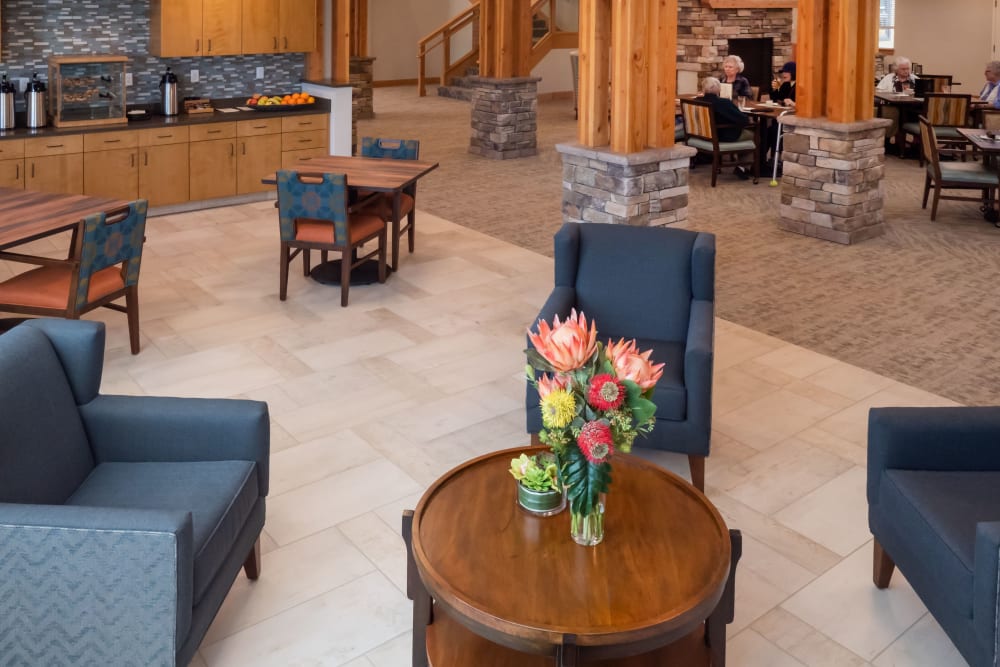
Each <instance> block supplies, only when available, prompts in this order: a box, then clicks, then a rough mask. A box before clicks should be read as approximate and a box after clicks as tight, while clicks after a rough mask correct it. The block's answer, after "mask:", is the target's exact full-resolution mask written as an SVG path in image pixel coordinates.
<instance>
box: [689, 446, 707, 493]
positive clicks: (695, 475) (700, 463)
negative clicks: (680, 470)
mask: <svg viewBox="0 0 1000 667" xmlns="http://www.w3.org/2000/svg"><path fill="white" fill-rule="evenodd" d="M688 466H689V467H690V468H691V484H692V485H693V486H694V488H696V489H698V490H699V491H701V492H702V493H704V492H705V457H704V456H699V455H698V454H688Z"/></svg>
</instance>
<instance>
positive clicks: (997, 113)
mask: <svg viewBox="0 0 1000 667" xmlns="http://www.w3.org/2000/svg"><path fill="white" fill-rule="evenodd" d="M982 114H983V129H984V130H991V131H993V132H998V131H1000V109H983V111H982Z"/></svg>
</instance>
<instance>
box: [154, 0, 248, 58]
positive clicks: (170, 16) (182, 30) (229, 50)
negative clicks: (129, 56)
mask: <svg viewBox="0 0 1000 667" xmlns="http://www.w3.org/2000/svg"><path fill="white" fill-rule="evenodd" d="M242 8H243V3H242V0H152V2H151V3H150V9H149V12H150V20H149V50H150V53H152V54H153V55H156V56H160V57H179V56H224V55H237V54H240V53H242V35H241V33H240V29H239V26H240V16H241V14H242Z"/></svg>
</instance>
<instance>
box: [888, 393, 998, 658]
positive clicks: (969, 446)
mask: <svg viewBox="0 0 1000 667" xmlns="http://www.w3.org/2000/svg"><path fill="white" fill-rule="evenodd" d="M868 525H869V527H870V528H871V531H872V534H873V535H874V536H875V548H874V551H875V553H874V567H873V579H874V581H875V585H876V586H877V587H879V588H886V587H887V586H888V585H889V580H890V579H891V577H892V573H893V569H894V568H895V567H899V569H900V570H901V571H902V572H903V574H904V575H905V576H906V580H907V581H909V582H910V585H912V586H913V589H914V590H915V591H916V592H917V594H918V595H919V596H920V599H921V600H923V602H924V604H925V605H927V608H928V609H929V610H930V612H931V614H932V615H933V616H934V618H935V619H937V621H938V623H940V624H941V627H942V628H944V631H945V632H946V633H947V634H948V636H949V637H950V638H951V640H952V642H954V644H955V646H956V647H957V648H958V650H959V652H961V654H962V656H963V657H964V658H965V659H966V660H967V661H968V662H969V664H970V665H972V666H973V667H987V666H989V667H994V666H995V665H996V664H997V662H996V661H997V655H998V652H1000V651H998V642H1000V634H998V630H997V619H998V596H997V593H998V590H1000V576H998V568H997V565H998V555H1000V407H970V408H876V409H872V410H871V412H870V413H869V416H868Z"/></svg>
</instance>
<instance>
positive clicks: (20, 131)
mask: <svg viewBox="0 0 1000 667" xmlns="http://www.w3.org/2000/svg"><path fill="white" fill-rule="evenodd" d="M246 101H247V100H246V98H239V99H220V100H212V106H213V107H214V108H215V109H216V111H215V112H214V113H195V114H186V113H180V114H178V115H176V116H161V115H159V114H158V113H156V109H158V108H159V104H130V105H129V106H128V110H129V111H132V110H133V109H146V110H148V111H149V110H151V111H152V117H151V118H149V119H148V120H137V121H131V122H129V121H126V122H123V123H115V124H114V125H84V126H80V127H53V126H51V125H50V126H48V127H42V128H38V129H33V130H32V129H28V128H27V127H23V126H24V124H25V120H24V115H23V114H17V115H16V116H15V118H16V122H17V124H18V125H20V127H15V128H14V129H13V130H2V131H0V141H3V140H5V139H31V138H34V137H58V136H62V135H67V134H90V133H93V132H121V131H122V130H149V129H156V128H163V127H180V126H186V125H203V124H205V123H234V122H236V121H240V120H258V119H261V118H280V117H282V116H297V115H299V114H309V113H329V112H330V100H328V99H325V98H322V97H317V98H316V103H315V104H313V105H310V106H308V107H305V108H303V107H302V106H289V107H287V108H285V107H280V111H236V112H234V113H222V112H221V111H218V109H220V108H235V107H238V106H246ZM272 108H273V107H272Z"/></svg>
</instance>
